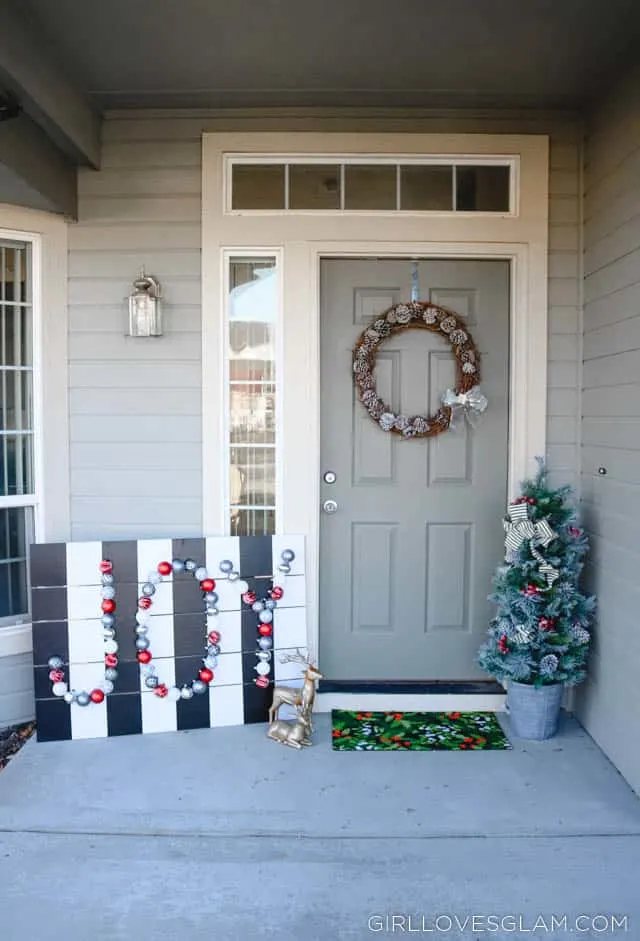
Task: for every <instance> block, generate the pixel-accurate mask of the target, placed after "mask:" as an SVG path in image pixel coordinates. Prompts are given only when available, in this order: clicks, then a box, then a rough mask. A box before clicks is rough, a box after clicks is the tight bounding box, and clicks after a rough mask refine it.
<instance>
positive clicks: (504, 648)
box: [498, 634, 509, 653]
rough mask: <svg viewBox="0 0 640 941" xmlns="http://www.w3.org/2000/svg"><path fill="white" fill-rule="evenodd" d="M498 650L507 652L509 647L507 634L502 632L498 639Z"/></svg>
mask: <svg viewBox="0 0 640 941" xmlns="http://www.w3.org/2000/svg"><path fill="white" fill-rule="evenodd" d="M498 650H499V651H500V653H509V647H508V646H507V635H506V634H502V636H501V637H500V640H499V641H498Z"/></svg>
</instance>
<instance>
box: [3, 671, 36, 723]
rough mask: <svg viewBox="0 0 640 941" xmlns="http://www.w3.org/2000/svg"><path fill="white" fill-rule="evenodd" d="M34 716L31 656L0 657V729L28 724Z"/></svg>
mask: <svg viewBox="0 0 640 941" xmlns="http://www.w3.org/2000/svg"><path fill="white" fill-rule="evenodd" d="M34 715H35V706H34V698H33V659H32V657H31V654H30V653H20V654H12V655H10V656H8V657H0V729H4V728H6V727H7V726H10V725H18V724H19V723H21V722H29V721H30V720H31V719H33V717H34Z"/></svg>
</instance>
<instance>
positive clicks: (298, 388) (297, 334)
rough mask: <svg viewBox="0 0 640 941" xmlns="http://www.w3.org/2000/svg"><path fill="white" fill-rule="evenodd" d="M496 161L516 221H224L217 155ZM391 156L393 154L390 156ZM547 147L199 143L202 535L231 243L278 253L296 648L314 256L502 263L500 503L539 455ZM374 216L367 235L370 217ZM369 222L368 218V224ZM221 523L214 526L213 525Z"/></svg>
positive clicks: (315, 339) (254, 138)
mask: <svg viewBox="0 0 640 941" xmlns="http://www.w3.org/2000/svg"><path fill="white" fill-rule="evenodd" d="M392 150H393V151H394V152H395V151H396V150H397V153H401V154H410V153H413V154H416V155H420V154H424V153H430V154H432V153H433V154H436V153H440V154H443V155H444V154H446V155H447V156H449V155H451V154H456V159H457V158H458V156H464V155H467V156H468V155H474V159H475V155H478V154H487V155H495V154H500V153H502V154H503V155H505V156H512V155H514V154H516V155H518V157H519V162H520V180H519V187H518V189H519V212H518V215H517V216H511V217H509V216H504V215H500V214H497V213H491V214H481V213H469V214H467V213H465V214H463V213H448V214H447V215H446V216H441V217H435V218H432V219H430V220H429V228H428V230H427V231H428V233H429V236H428V240H427V239H425V225H424V223H425V214H424V213H418V214H411V213H406V214H405V213H398V212H396V213H395V214H393V216H392V218H390V217H389V214H388V213H379V214H376V213H373V214H367V215H366V216H365V215H361V216H360V217H359V218H358V216H357V215H351V214H350V215H349V216H348V217H347V216H345V215H344V214H340V213H333V214H332V215H331V216H328V215H324V214H320V213H318V214H316V213H307V214H305V215H304V218H300V214H297V213H281V214H279V215H278V214H268V215H265V216H261V215H258V214H247V215H241V214H239V213H238V214H230V213H226V212H225V202H224V199H225V193H224V185H225V184H224V173H225V170H224V167H225V163H224V157H225V155H226V154H251V153H254V154H256V155H258V154H260V155H263V154H265V153H271V154H273V155H274V156H275V155H281V154H287V153H290V152H292V151H293V152H295V153H298V154H318V153H327V152H329V153H332V154H333V155H334V156H336V157H340V158H341V157H342V155H343V154H356V153H362V154H363V155H364V154H367V155H370V154H372V153H375V152H376V151H377V152H378V153H380V154H382V155H387V156H388V155H389V153H390V152H391V151H392ZM394 156H395V153H394ZM548 164H549V142H548V138H547V136H545V135H510V134H509V135H479V134H442V135H439V134H420V133H417V134H393V135H390V134H372V133H363V134H357V133H331V134H329V133H272V132H267V133H265V132H261V133H250V132H235V133H233V132H230V133H212V134H205V135H204V138H203V178H202V183H203V204H202V223H203V228H202V258H203V262H202V308H203V332H202V342H203V348H202V350H203V423H204V429H205V438H204V440H205V446H204V449H203V490H204V501H203V530H204V532H205V533H216V532H222V531H223V529H222V525H223V524H224V520H223V501H222V499H221V494H222V493H223V490H222V488H221V480H220V461H219V453H218V449H217V447H216V442H219V441H220V440H221V439H222V411H221V395H222V389H221V385H220V382H221V378H220V377H221V374H220V371H219V369H218V368H217V366H218V363H217V362H216V356H217V355H218V351H219V349H220V344H221V342H222V341H223V336H224V334H223V327H222V317H221V313H220V310H221V308H220V305H219V303H218V299H219V297H220V276H219V275H220V257H221V254H222V253H223V252H224V251H225V250H229V249H230V248H231V246H233V249H232V250H233V251H234V252H237V253H238V254H240V253H245V252H246V251H247V250H249V249H251V248H255V247H256V246H260V251H266V250H270V251H273V250H274V249H280V250H281V251H282V277H283V295H282V304H283V310H282V330H281V334H282V340H283V373H282V384H283V389H284V390H286V391H285V392H284V393H283V395H282V396H281V399H282V402H281V405H282V413H281V421H282V427H281V428H280V429H279V434H280V441H281V465H280V467H279V479H280V484H281V487H282V493H283V494H286V499H285V500H283V501H282V508H281V512H280V513H279V516H278V521H277V530H278V532H280V533H287V532H288V533H305V534H306V536H307V577H308V594H307V598H308V614H309V617H308V622H307V623H308V631H309V634H308V643H309V645H310V646H311V647H312V648H313V649H316V650H317V649H318V586H319V578H318V565H319V494H320V475H321V468H320V420H319V419H320V368H319V359H320V357H319V338H320V326H319V270H320V262H321V259H322V258H323V257H367V256H371V257H375V258H383V257H385V258H386V257H388V258H394V257H404V258H406V257H417V258H475V259H482V258H493V259H506V260H508V261H509V262H510V263H511V266H512V279H511V325H512V330H511V341H510V342H511V361H510V416H509V469H508V487H509V493H510V495H511V494H513V493H515V492H516V488H517V484H518V481H519V480H520V479H522V477H524V476H526V475H528V474H529V473H531V472H532V471H533V469H534V467H535V461H534V459H535V457H536V456H537V455H539V454H544V453H545V451H546V417H547V290H548V288H547V254H548V200H549V178H548V175H549V171H548ZM376 216H379V219H380V226H376V222H375V217H376ZM372 217H373V218H372ZM221 524H222V525H221Z"/></svg>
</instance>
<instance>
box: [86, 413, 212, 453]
mask: <svg viewBox="0 0 640 941" xmlns="http://www.w3.org/2000/svg"><path fill="white" fill-rule="evenodd" d="M200 434H201V429H200V417H199V416H194V415H159V414H155V415H147V416H145V417H144V418H143V419H142V420H141V419H140V418H139V417H138V416H133V417H132V416H131V415H106V416H104V417H103V418H101V419H100V421H96V420H95V419H94V418H93V417H92V416H91V415H76V416H75V418H74V419H73V422H72V423H71V442H72V444H76V443H78V442H80V441H81V442H83V443H89V442H95V443H96V444H100V443H102V442H109V443H110V444H111V445H112V446H113V445H114V444H129V443H133V442H137V441H140V440H142V441H145V442H146V441H172V442H173V443H174V444H178V443H180V444H181V443H187V444H188V443H191V444H199V443H200Z"/></svg>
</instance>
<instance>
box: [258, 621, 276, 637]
mask: <svg viewBox="0 0 640 941" xmlns="http://www.w3.org/2000/svg"><path fill="white" fill-rule="evenodd" d="M271 633H273V628H272V627H271V625H270V624H261V625H260V626H259V627H258V634H262V636H263V637H268V636H269V634H271Z"/></svg>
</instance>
